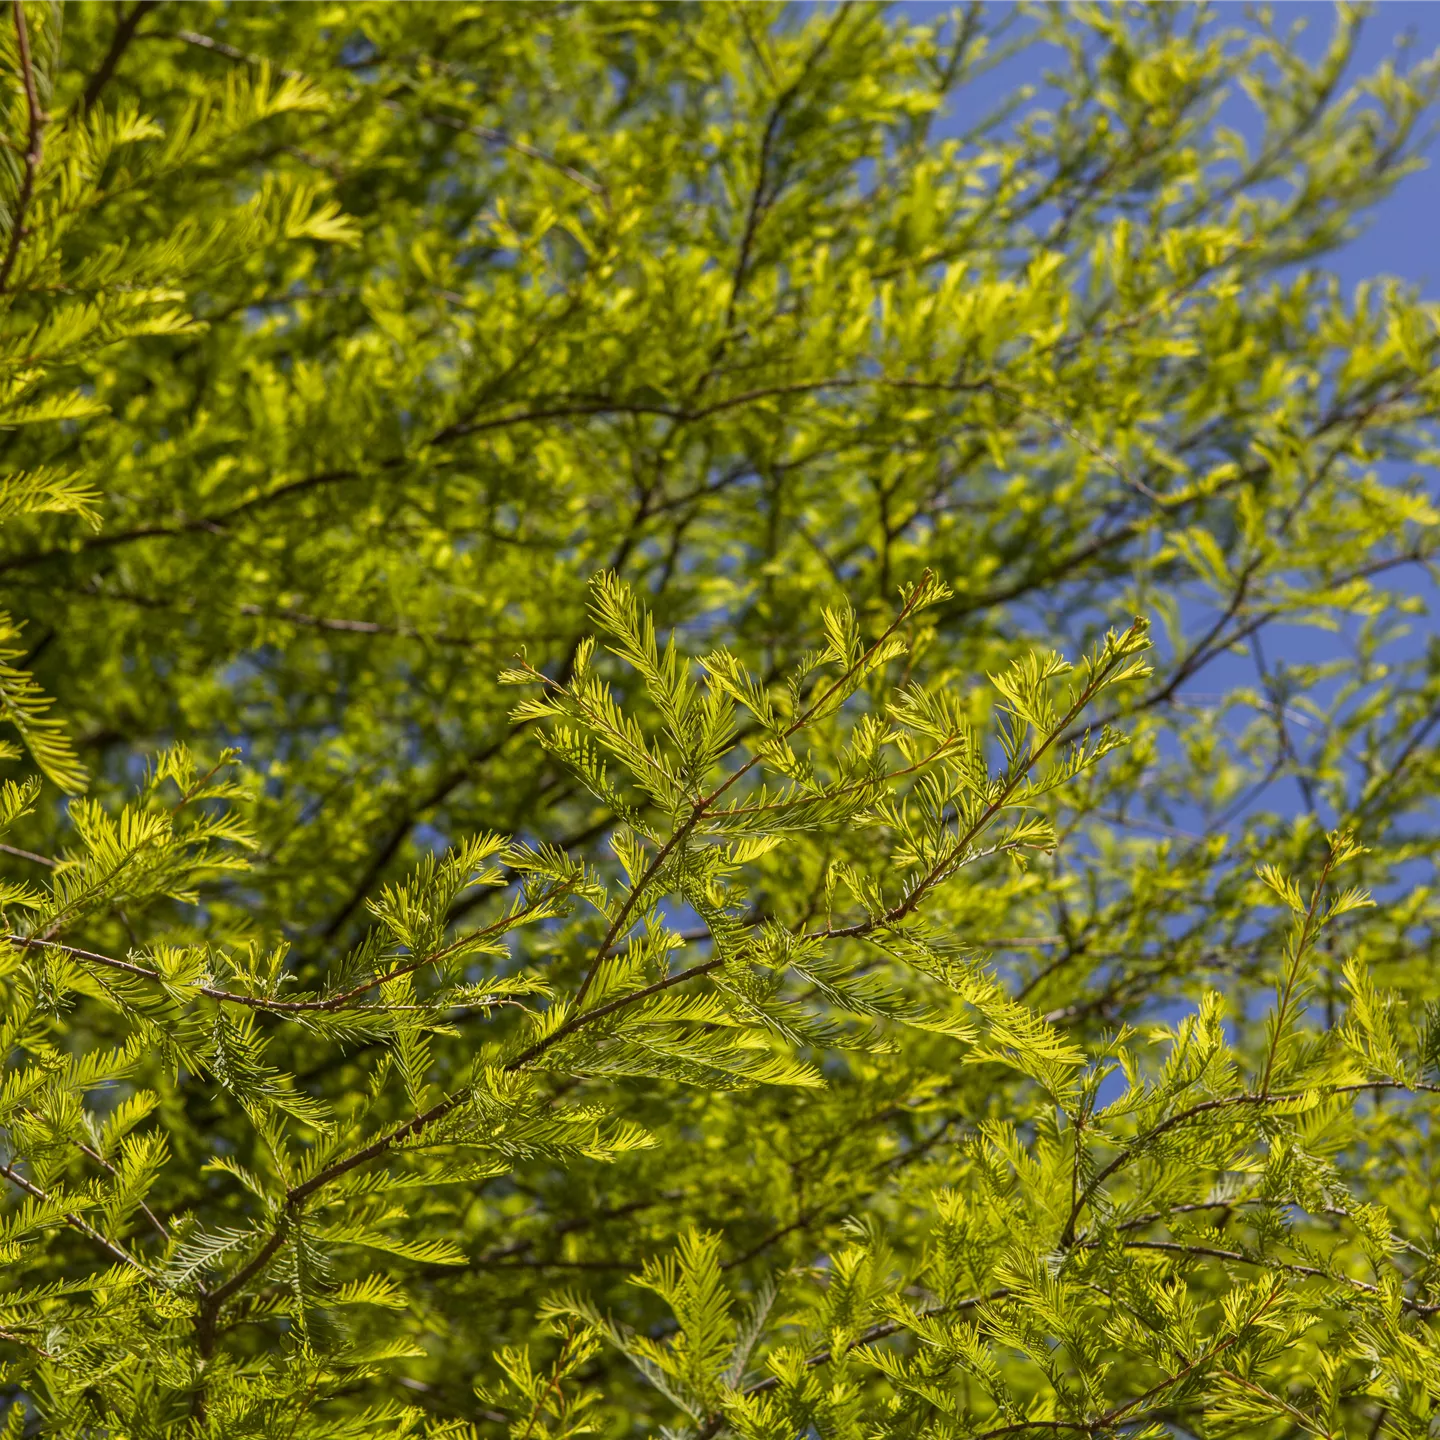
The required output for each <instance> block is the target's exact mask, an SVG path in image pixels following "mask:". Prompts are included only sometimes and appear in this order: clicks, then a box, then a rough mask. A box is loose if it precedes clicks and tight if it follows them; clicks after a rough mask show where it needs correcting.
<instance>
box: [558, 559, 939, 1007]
mask: <svg viewBox="0 0 1440 1440" xmlns="http://www.w3.org/2000/svg"><path fill="white" fill-rule="evenodd" d="M929 584H930V572H929V571H928V570H927V571H926V572H925V573H924V575H923V576H922V577H921V580H920V583H919V584H918V585H917V586H916V587H915V590H914V592H913V593H912V595H911V596H910V598H909V599H908V600H907V601H906V602H905V604H904V605H903V606H902V607H901V609H900V613H899V614H898V615H896V617H895V619H894V620H892V621H891V622H890V624H889V625H888V626H887V627H886V628H885V630H884V632H883V633H882V634H881V635H880V637H879V639H877V640H876V641H875V642H874V643H873V644H872V645H871V646H870V647H869V648H868V649H867V650H866V651H865V652H864V653H863V654H862V655H861V656H860V658H859V659H858V660H857V661H856V662H855V664H854V665H852V666H850V667H849V668H848V669H847V670H846V671H845V673H844V674H843V675H841V676H840V677H839V679H837V680H836V681H835V683H834V684H833V685H831V686H830V687H829V688H828V689H826V691H825V692H824V693H823V694H822V695H821V696H820V697H819V698H818V699H817V700H815V701H813V702H812V703H811V704H810V705H808V706H806V708H805V709H804V710H803V711H801V713H800V714H799V715H798V716H796V718H795V719H794V720H793V721H792V722H791V723H790V725H789V726H788V727H787V728H786V729H785V730H784V731H782V732H781V738H782V739H785V740H788V739H789V738H790V736H792V735H794V734H796V733H797V732H798V731H800V730H802V729H803V728H804V727H805V726H806V725H808V724H809V723H810V722H811V720H812V719H814V717H815V716H816V715H817V714H818V713H819V712H820V711H821V710H822V709H823V708H824V707H825V706H826V705H827V704H828V703H829V702H830V701H831V700H832V699H833V698H834V697H835V696H836V695H837V694H838V693H839V692H840V690H841V689H842V688H843V687H844V686H845V685H846V684H848V683H849V681H850V680H851V678H852V677H853V676H855V675H856V674H857V673H861V672H862V671H863V669H864V666H865V664H866V662H867V661H869V660H870V659H871V657H872V656H874V655H875V654H877V653H878V652H879V650H880V647H881V646H882V645H884V644H885V643H886V642H887V641H888V640H889V639H890V637H891V636H892V635H894V633H895V632H896V631H897V630H898V629H899V628H900V627H901V626H902V625H903V624H904V623H905V622H906V620H908V619H909V618H910V616H911V614H912V613H913V612H914V610H915V607H916V606H917V605H918V604H919V603H920V601H921V600H922V599H923V598H924V596H925V594H926V591H927V590H928V588H929ZM763 758H764V757H763V755H762V753H761V752H759V751H756V753H755V754H753V755H752V756H751V757H750V758H749V759H748V760H747V761H746V762H745V763H744V764H743V765H741V766H739V767H737V768H736V769H735V770H733V771H732V772H731V773H730V774H729V775H728V776H726V778H725V779H724V780H723V781H722V782H721V783H720V784H719V785H717V786H716V787H715V789H714V790H712V791H710V793H709V794H708V795H705V796H702V797H701V798H700V799H699V800H697V801H696V802H695V804H694V805H693V806H692V807H691V810H690V814H689V815H688V816H687V817H686V818H685V820H684V822H683V823H682V824H681V825H679V826H678V827H677V828H676V829H675V830H674V832H673V833H672V834H671V836H670V838H669V839H668V840H667V841H666V842H665V843H664V844H663V845H662V846H661V847H660V849H659V850H658V851H657V852H656V854H655V858H654V859H653V860H652V861H651V862H650V863H649V864H648V865H647V866H646V867H645V869H644V870H643V871H642V872H641V874H640V877H639V879H637V880H636V881H635V883H634V885H632V886H631V887H630V893H629V895H627V896H626V897H625V903H624V904H623V905H621V907H620V910H619V913H618V914H617V915H616V916H615V919H614V920H613V921H612V922H611V924H610V928H609V929H608V930H607V931H606V932H605V938H604V939H603V940H602V941H601V942H600V948H599V949H598V950H597V951H596V952H595V958H594V959H593V960H592V961H591V962H590V968H589V969H588V970H587V971H586V972H585V978H584V979H583V980H582V981H581V982H580V990H579V993H578V994H577V995H576V996H575V1004H576V1005H577V1006H578V1005H582V1004H583V1003H584V1001H585V996H586V995H587V994H588V993H589V990H590V986H591V984H592V983H593V982H594V979H595V976H596V973H597V972H598V971H599V969H600V965H601V962H602V961H603V960H604V959H605V957H606V956H607V955H609V953H610V950H611V947H612V946H613V945H614V944H615V941H616V940H617V939H618V938H619V937H620V935H621V934H623V933H624V929H625V927H626V923H627V922H628V921H629V919H630V917H631V915H632V914H633V913H634V911H635V907H636V905H637V904H638V903H639V900H640V897H641V895H642V894H644V892H645V890H646V889H647V888H648V887H649V885H650V882H651V881H652V880H653V879H654V878H655V876H656V875H657V874H658V873H659V871H660V869H661V867H662V866H663V865H664V864H665V862H666V860H668V859H669V858H670V856H671V854H672V853H673V852H674V850H675V848H676V846H678V845H681V844H683V843H684V842H685V840H686V838H687V837H688V836H689V835H690V833H691V832H692V831H693V830H694V828H695V826H696V825H698V824H699V823H700V821H701V820H702V819H704V817H705V815H706V813H707V812H708V811H709V810H710V809H711V807H712V806H714V804H715V803H716V801H718V800H719V799H720V798H721V797H722V796H724V795H725V794H726V793H727V792H728V791H729V790H730V789H732V788H733V787H734V786H735V785H736V784H738V783H739V782H740V781H741V780H742V779H743V778H744V777H745V776H746V775H748V774H749V773H750V772H751V771H752V770H753V769H754V768H755V767H756V766H757V765H758V764H759V763H760V762H761V760H762V759H763Z"/></svg>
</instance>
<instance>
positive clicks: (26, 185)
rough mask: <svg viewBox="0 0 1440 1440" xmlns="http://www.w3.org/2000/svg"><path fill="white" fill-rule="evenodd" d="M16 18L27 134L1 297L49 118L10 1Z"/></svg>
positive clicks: (0, 277) (21, 17)
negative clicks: (41, 106) (41, 102)
mask: <svg viewBox="0 0 1440 1440" xmlns="http://www.w3.org/2000/svg"><path fill="white" fill-rule="evenodd" d="M11 8H12V11H13V13H14V16H15V46H16V49H17V50H18V51H19V55H20V80H21V83H22V84H23V86H24V87H25V108H26V112H27V114H28V115H29V134H28V137H27V143H26V147H25V173H24V175H23V176H22V177H21V180H20V193H19V195H18V196H16V199H15V212H14V215H13V217H12V219H11V222H10V239H9V242H8V243H7V244H6V246H5V255H4V257H3V258H0V294H4V292H5V287H6V286H7V285H8V284H9V283H10V272H11V271H12V270H13V269H14V268H15V257H16V256H17V255H19V253H20V242H21V241H22V240H23V239H24V238H25V236H26V234H27V233H28V231H27V230H26V229H25V215H26V212H27V211H28V210H29V208H30V202H31V201H32V200H33V199H34V198H35V179H36V176H37V175H38V174H39V173H40V161H41V158H42V157H43V155H44V152H45V125H46V122H47V121H48V120H49V118H50V117H49V116H48V115H46V114H45V112H44V111H43V110H41V108H40V93H39V91H38V90H37V89H36V86H35V66H34V63H33V62H32V60H31V58H30V32H29V31H28V30H27V29H26V28H25V6H24V5H23V3H22V0H11Z"/></svg>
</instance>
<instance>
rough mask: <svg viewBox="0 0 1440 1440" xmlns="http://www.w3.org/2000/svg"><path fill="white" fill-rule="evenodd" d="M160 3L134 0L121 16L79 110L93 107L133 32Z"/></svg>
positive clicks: (128, 46) (128, 43)
mask: <svg viewBox="0 0 1440 1440" xmlns="http://www.w3.org/2000/svg"><path fill="white" fill-rule="evenodd" d="M159 3H160V0H135V7H134V9H132V10H131V11H130V13H129V14H128V15H125V16H122V17H121V19H120V23H119V24H118V25H116V27H115V34H114V37H113V38H112V39H111V41H110V48H109V49H108V50H107V51H106V52H105V58H104V59H103V60H102V61H101V62H100V67H99V69H97V70H96V72H95V73H94V74H93V75H92V76H91V77H90V81H89V83H88V84H87V85H86V86H85V93H84V94H83V95H82V96H81V97H80V106H79V108H80V111H81V113H82V114H83V113H84V112H85V111H87V110H90V109H91V108H93V106H94V104H95V102H96V101H97V100H98V99H99V98H100V92H101V91H102V90H103V89H104V88H105V87H106V85H108V84H109V83H110V79H111V77H112V76H113V75H114V74H115V67H116V66H117V65H119V63H120V60H121V57H122V56H123V55H124V54H125V52H126V50H128V49H129V48H130V42H131V41H132V40H133V39H134V38H135V32H136V30H137V29H138V28H139V25H140V22H141V21H142V20H143V19H144V18H145V16H146V15H147V14H148V13H149V12H150V11H151V10H153V9H155V7H156V6H157V5H158V4H159Z"/></svg>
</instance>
